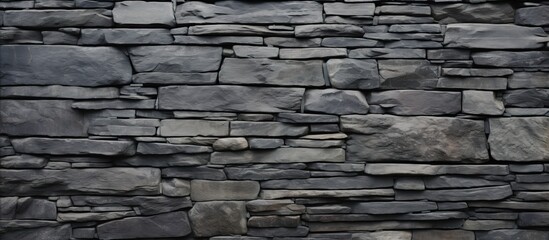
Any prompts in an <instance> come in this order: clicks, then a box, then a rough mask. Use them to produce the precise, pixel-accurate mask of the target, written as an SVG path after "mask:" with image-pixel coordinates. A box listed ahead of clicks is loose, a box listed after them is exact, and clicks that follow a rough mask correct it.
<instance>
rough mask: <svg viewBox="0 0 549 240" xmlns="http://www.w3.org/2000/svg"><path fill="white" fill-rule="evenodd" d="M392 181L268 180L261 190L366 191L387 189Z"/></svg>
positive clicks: (358, 178)
mask: <svg viewBox="0 0 549 240" xmlns="http://www.w3.org/2000/svg"><path fill="white" fill-rule="evenodd" d="M392 186H393V180H392V179H389V178H379V177H375V178H374V177H370V176H357V177H328V178H309V179H291V180H269V181H264V182H261V189H323V190H329V189H331V190H339V189H341V190H344V189H367V188H389V187H392Z"/></svg>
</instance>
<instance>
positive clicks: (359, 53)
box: [349, 48, 426, 59]
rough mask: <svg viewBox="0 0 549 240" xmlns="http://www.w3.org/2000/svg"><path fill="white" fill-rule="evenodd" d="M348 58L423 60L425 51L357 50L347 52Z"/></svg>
mask: <svg viewBox="0 0 549 240" xmlns="http://www.w3.org/2000/svg"><path fill="white" fill-rule="evenodd" d="M349 57H350V58H404V59H410V58H425V57H426V52H425V49H394V48H357V49H353V50H351V51H349Z"/></svg>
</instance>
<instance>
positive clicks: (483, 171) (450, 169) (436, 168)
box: [364, 163, 509, 175]
mask: <svg viewBox="0 0 549 240" xmlns="http://www.w3.org/2000/svg"><path fill="white" fill-rule="evenodd" d="M364 171H365V172H366V173H367V174H371V175H391V174H406V175H444V174H461V175H507V174H509V168H508V166H507V165H427V164H394V163H389V164H384V163H375V164H366V167H365V170H364Z"/></svg>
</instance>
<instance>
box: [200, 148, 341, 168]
mask: <svg viewBox="0 0 549 240" xmlns="http://www.w3.org/2000/svg"><path fill="white" fill-rule="evenodd" d="M344 161H345V151H344V150H343V149H341V148H326V149H320V148H278V149H274V150H269V151H253V150H250V151H244V152H214V153H212V158H211V160H210V162H211V163H214V164H242V163H300V162H303V163H306V162H344Z"/></svg>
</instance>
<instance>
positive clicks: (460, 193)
mask: <svg viewBox="0 0 549 240" xmlns="http://www.w3.org/2000/svg"><path fill="white" fill-rule="evenodd" d="M511 195H513V190H511V187H510V186H509V185H503V186H496V187H480V188H466V189H448V190H425V191H421V192H412V191H406V192H400V191H397V192H396V197H395V199H396V200H420V199H426V200H430V201H450V202H457V201H492V200H500V199H505V198H507V197H509V196H511Z"/></svg>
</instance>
